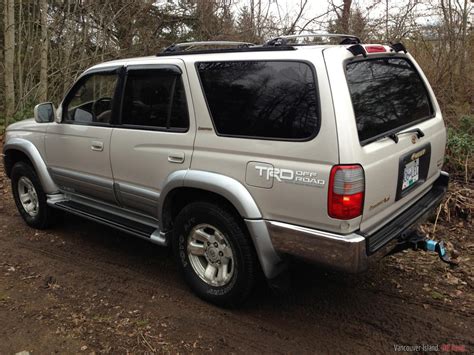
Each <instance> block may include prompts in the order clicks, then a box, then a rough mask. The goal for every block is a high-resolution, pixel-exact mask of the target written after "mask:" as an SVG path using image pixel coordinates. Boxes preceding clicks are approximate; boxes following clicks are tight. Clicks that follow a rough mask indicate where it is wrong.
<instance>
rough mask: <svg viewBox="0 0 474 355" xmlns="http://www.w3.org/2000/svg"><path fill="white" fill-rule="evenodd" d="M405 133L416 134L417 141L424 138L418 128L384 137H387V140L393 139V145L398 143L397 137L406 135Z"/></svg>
mask: <svg viewBox="0 0 474 355" xmlns="http://www.w3.org/2000/svg"><path fill="white" fill-rule="evenodd" d="M407 133H416V136H417V137H418V139H419V138H421V137H424V136H425V134H424V133H423V131H422V130H421V129H419V128H414V129H410V130H408V131H403V132H397V133H392V134H389V135H388V136H386V137H388V138H390V139H393V141H394V142H395V143H398V141H399V139H398V136H399V135H400V134H407Z"/></svg>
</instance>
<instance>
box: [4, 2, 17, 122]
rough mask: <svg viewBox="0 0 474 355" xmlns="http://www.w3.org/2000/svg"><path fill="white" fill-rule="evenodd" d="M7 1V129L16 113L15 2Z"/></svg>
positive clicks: (5, 13) (5, 12)
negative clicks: (9, 121)
mask: <svg viewBox="0 0 474 355" xmlns="http://www.w3.org/2000/svg"><path fill="white" fill-rule="evenodd" d="M4 1H5V10H4V16H5V21H4V22H5V55H4V61H5V62H4V63H5V127H6V126H7V125H8V120H9V119H11V118H12V117H13V115H14V113H15V82H14V76H13V75H14V65H15V3H14V0H4Z"/></svg>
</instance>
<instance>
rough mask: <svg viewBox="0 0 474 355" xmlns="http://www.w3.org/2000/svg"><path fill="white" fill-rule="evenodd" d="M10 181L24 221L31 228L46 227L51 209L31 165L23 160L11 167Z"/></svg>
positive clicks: (50, 220) (51, 212) (50, 218)
mask: <svg viewBox="0 0 474 355" xmlns="http://www.w3.org/2000/svg"><path fill="white" fill-rule="evenodd" d="M11 183H12V191H13V198H14V199H15V204H16V207H17V208H18V211H19V212H20V214H21V216H22V217H23V219H24V221H25V222H26V223H27V224H28V225H29V226H30V227H33V228H38V229H44V228H47V227H48V226H49V225H50V224H51V222H52V220H53V211H52V209H51V207H49V206H48V205H47V203H46V194H45V193H44V191H43V187H42V186H41V183H40V181H39V179H38V176H37V175H36V172H35V170H34V169H33V167H32V166H31V165H29V164H27V163H24V162H18V163H16V164H15V165H14V166H13V168H12V173H11Z"/></svg>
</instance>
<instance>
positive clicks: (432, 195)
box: [3, 35, 449, 305]
mask: <svg viewBox="0 0 474 355" xmlns="http://www.w3.org/2000/svg"><path fill="white" fill-rule="evenodd" d="M335 36H338V37H340V38H342V42H340V43H338V44H335V45H333V44H330V43H328V44H319V45H300V44H299V43H297V42H298V41H297V40H296V37H297V36H287V37H279V38H276V39H273V40H271V41H269V42H267V43H266V44H264V45H250V44H246V43H234V42H224V43H220V42H219V43H216V42H209V43H205V42H204V43H203V42H197V43H185V44H177V45H173V46H171V47H169V48H167V49H166V50H164V51H163V52H162V53H159V54H158V55H156V56H152V57H143V58H132V59H123V60H116V61H111V62H106V63H102V64H99V65H96V66H94V67H92V68H90V69H88V70H86V71H85V72H84V73H83V74H82V75H81V76H80V78H79V79H78V80H77V82H76V83H75V84H74V85H73V86H72V88H71V89H70V90H69V92H68V93H67V94H66V96H65V98H64V100H63V101H62V103H61V104H60V105H59V108H58V109H57V110H56V109H55V107H54V106H53V105H52V104H51V103H44V104H40V105H38V106H37V107H36V108H35V119H34V120H33V119H32V120H26V121H22V122H19V123H15V124H12V125H10V126H9V127H8V129H7V132H6V137H5V144H4V147H3V153H4V161H5V164H4V165H5V170H6V174H7V175H8V176H9V177H10V179H11V182H12V190H13V195H14V199H15V202H16V205H17V207H18V210H19V211H20V213H21V216H22V217H23V219H24V220H25V222H26V223H27V224H28V225H30V226H31V227H34V228H45V227H47V226H48V225H50V223H51V221H52V219H53V215H54V214H55V212H56V210H63V211H67V212H70V213H73V214H76V215H79V216H82V217H85V218H88V219H91V220H94V221H97V222H100V223H104V224H106V225H109V226H111V227H113V228H117V229H119V230H122V231H124V232H127V233H130V234H133V235H135V236H137V237H140V238H143V239H146V240H148V241H150V242H152V243H156V244H159V245H163V246H166V245H170V246H171V247H172V248H173V250H174V254H175V257H176V260H177V263H178V265H179V267H180V269H181V271H182V272H183V275H184V278H185V279H186V281H187V283H188V284H189V285H190V287H191V288H192V289H193V291H194V292H195V293H196V294H197V295H199V296H200V297H202V298H204V299H206V300H208V301H211V302H214V303H217V304H220V305H235V304H238V303H239V302H241V301H243V300H244V299H245V298H246V297H247V296H248V295H249V293H250V291H251V290H252V287H253V285H254V283H255V281H256V279H257V276H258V274H259V272H260V270H261V271H263V274H264V275H265V277H266V278H267V279H268V280H269V281H270V282H274V283H275V284H277V280H279V278H281V275H282V274H283V273H284V272H285V269H286V267H287V262H288V259H289V258H288V256H294V257H298V258H302V259H304V260H307V261H310V262H313V263H317V264H320V265H323V266H327V267H330V268H333V269H338V270H343V271H347V272H360V271H363V270H365V269H366V268H367V265H368V261H369V260H371V259H374V258H376V257H378V256H383V255H386V254H387V253H388V252H390V251H391V250H393V248H396V247H397V246H396V245H398V246H399V245H400V243H405V244H404V245H406V244H407V238H408V237H409V236H410V235H411V234H410V233H411V231H412V230H413V226H415V225H416V224H417V223H419V221H420V219H421V218H422V217H423V216H425V215H426V214H427V213H428V212H429V211H431V210H432V209H433V208H435V207H436V206H437V205H438V203H439V202H440V200H441V199H442V197H443V194H444V192H445V191H446V188H447V185H448V179H449V178H448V174H446V173H445V172H443V171H442V170H441V168H442V165H443V159H444V150H445V141H446V130H445V126H444V123H443V119H442V116H441V111H440V108H439V106H438V103H437V101H436V98H435V95H434V93H433V90H432V89H431V87H430V85H429V84H428V81H427V79H426V77H425V76H424V74H423V72H422V70H421V69H420V67H419V66H418V64H417V63H416V62H415V60H414V59H413V58H412V57H411V56H410V54H408V53H406V50H405V48H404V47H403V45H401V44H395V45H373V44H362V43H360V41H359V40H358V38H356V37H354V36H350V35H331V36H327V37H329V38H330V39H331V40H333V38H334V37H335ZM208 45H210V46H211V47H208ZM222 45H223V46H225V47H224V48H222ZM219 46H221V47H220V48H216V47H219ZM408 242H409V241H408ZM428 244H429V243H428ZM428 244H426V246H427V249H429V250H430V248H431V247H432V250H434V249H435V248H438V249H439V246H438V245H434V244H430V245H428ZM399 248H400V247H399ZM443 253H444V250H443V249H441V252H440V256H441V254H443Z"/></svg>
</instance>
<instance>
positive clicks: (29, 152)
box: [3, 138, 59, 194]
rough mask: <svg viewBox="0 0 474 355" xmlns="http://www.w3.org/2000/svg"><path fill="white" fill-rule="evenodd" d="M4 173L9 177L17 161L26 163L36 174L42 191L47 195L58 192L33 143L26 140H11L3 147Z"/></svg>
mask: <svg viewBox="0 0 474 355" xmlns="http://www.w3.org/2000/svg"><path fill="white" fill-rule="evenodd" d="M3 154H4V161H5V172H6V173H7V176H8V177H10V174H11V170H12V168H13V166H14V165H15V164H16V163H17V162H18V161H26V162H27V163H29V164H31V165H32V166H33V168H34V169H35V171H36V173H37V174H38V178H39V180H40V182H41V185H42V187H43V190H44V192H45V193H47V194H51V193H56V192H58V191H59V189H58V187H57V186H56V184H55V183H54V181H53V179H52V178H51V175H50V174H49V172H48V168H47V166H46V163H45V162H44V160H43V158H42V156H41V154H40V152H39V151H38V149H37V148H36V147H35V145H34V144H33V143H31V142H30V141H28V140H26V139H21V138H12V139H9V140H8V142H7V143H6V144H5V146H4V147H3Z"/></svg>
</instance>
